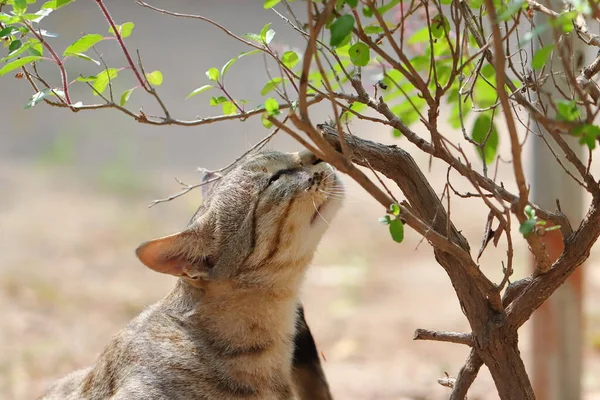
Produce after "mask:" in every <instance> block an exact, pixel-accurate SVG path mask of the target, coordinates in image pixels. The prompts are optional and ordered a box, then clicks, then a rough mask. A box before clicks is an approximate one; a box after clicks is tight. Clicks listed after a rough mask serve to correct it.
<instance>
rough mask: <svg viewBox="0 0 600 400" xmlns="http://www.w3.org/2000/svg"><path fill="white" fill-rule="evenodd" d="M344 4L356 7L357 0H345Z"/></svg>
mask: <svg viewBox="0 0 600 400" xmlns="http://www.w3.org/2000/svg"><path fill="white" fill-rule="evenodd" d="M346 4H348V5H349V6H350V7H352V8H356V7H357V6H358V0H346Z"/></svg>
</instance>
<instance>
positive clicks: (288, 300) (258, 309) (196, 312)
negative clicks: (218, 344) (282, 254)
mask: <svg viewBox="0 0 600 400" xmlns="http://www.w3.org/2000/svg"><path fill="white" fill-rule="evenodd" d="M300 280H301V279H298V282H295V283H294V284H292V285H288V286H286V287H280V286H278V287H276V288H275V287H272V286H271V287H270V286H254V287H253V286H250V287H247V286H246V287H239V286H237V285H235V284H233V283H231V282H228V281H224V282H207V283H205V284H196V283H195V282H189V281H187V280H186V279H185V278H181V279H179V281H178V282H177V284H176V286H175V288H174V289H173V291H172V292H171V293H170V294H169V295H168V296H167V297H166V298H165V299H164V300H163V301H162V302H161V304H160V308H161V309H162V310H163V311H165V312H167V313H169V314H171V315H173V316H175V317H177V318H178V319H179V320H180V321H181V322H183V323H184V324H185V325H186V326H188V327H189V328H190V329H194V328H195V327H197V328H198V329H201V330H202V331H204V332H207V331H210V332H208V333H210V334H212V335H218V336H220V337H222V338H224V339H227V340H230V341H231V342H232V343H235V342H240V343H242V342H252V341H261V340H263V339H264V340H269V341H279V340H286V341H287V340H288V339H289V336H290V335H291V334H293V330H294V321H295V317H296V305H297V301H298V294H299V287H300Z"/></svg>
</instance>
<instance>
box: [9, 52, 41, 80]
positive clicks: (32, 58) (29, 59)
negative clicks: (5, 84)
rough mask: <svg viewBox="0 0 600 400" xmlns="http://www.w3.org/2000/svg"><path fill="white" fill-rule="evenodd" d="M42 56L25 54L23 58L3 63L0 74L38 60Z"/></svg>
mask: <svg viewBox="0 0 600 400" xmlns="http://www.w3.org/2000/svg"><path fill="white" fill-rule="evenodd" d="M41 58H42V57H40V56H27V57H23V58H19V59H18V60H14V61H12V62H9V63H7V64H5V65H4V66H3V67H2V68H0V76H2V75H4V74H7V73H8V72H10V71H13V70H15V69H17V68H21V67H22V66H24V65H27V64H29V63H31V62H34V61H38V60H39V59H41Z"/></svg>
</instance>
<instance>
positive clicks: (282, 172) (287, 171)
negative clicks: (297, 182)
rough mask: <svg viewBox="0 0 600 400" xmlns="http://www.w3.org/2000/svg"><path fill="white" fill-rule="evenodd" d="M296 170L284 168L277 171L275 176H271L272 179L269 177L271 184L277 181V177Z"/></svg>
mask: <svg viewBox="0 0 600 400" xmlns="http://www.w3.org/2000/svg"><path fill="white" fill-rule="evenodd" d="M295 171H297V170H296V169H282V170H279V171H277V172H275V173H274V174H273V176H272V177H271V179H269V185H270V184H272V183H273V182H275V181H277V179H279V178H281V176H282V175H284V174H292V173H294V172H295Z"/></svg>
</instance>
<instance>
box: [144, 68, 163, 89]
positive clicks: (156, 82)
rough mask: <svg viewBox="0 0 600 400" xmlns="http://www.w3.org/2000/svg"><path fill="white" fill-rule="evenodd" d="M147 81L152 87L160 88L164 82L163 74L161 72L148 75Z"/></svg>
mask: <svg viewBox="0 0 600 400" xmlns="http://www.w3.org/2000/svg"><path fill="white" fill-rule="evenodd" d="M146 79H148V82H150V84H151V85H152V86H160V85H162V82H163V74H162V72H160V71H158V70H157V71H152V72H150V73H149V74H146Z"/></svg>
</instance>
